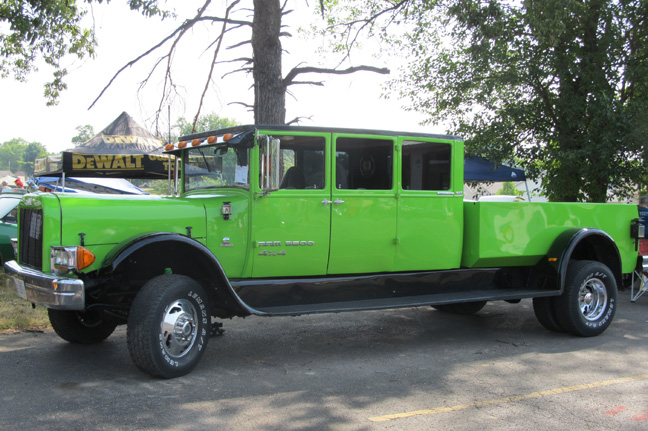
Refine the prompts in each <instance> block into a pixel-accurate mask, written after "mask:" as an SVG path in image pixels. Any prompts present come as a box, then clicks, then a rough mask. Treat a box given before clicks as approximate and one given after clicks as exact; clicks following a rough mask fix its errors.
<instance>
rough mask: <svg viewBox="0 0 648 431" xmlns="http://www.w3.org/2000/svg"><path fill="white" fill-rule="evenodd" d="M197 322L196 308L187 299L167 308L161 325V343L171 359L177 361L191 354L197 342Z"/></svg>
mask: <svg viewBox="0 0 648 431" xmlns="http://www.w3.org/2000/svg"><path fill="white" fill-rule="evenodd" d="M197 321H198V313H197V311H196V308H195V307H194V306H193V304H192V303H191V302H189V301H188V300H186V299H179V300H177V301H175V302H174V303H173V304H171V305H170V306H169V307H167V309H166V310H165V312H164V318H163V319H162V324H161V325H160V341H161V343H162V346H163V348H164V351H165V352H166V354H167V355H169V357H171V358H173V359H177V358H181V357H183V356H184V355H186V354H187V353H189V351H190V350H191V347H192V346H193V344H194V342H195V341H196V333H197V331H198V328H197V325H196V322H197Z"/></svg>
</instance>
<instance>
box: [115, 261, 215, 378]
mask: <svg viewBox="0 0 648 431" xmlns="http://www.w3.org/2000/svg"><path fill="white" fill-rule="evenodd" d="M209 310H210V306H209V298H208V296H207V293H206V292H205V289H204V288H203V287H202V286H201V285H200V284H199V283H198V282H196V281H195V280H193V279H191V278H189V277H185V276H183V275H177V274H165V275H161V276H158V277H155V278H153V279H152V280H149V281H148V282H147V283H146V284H145V285H144V287H142V290H141V291H140V292H139V293H138V294H137V296H136V297H135V301H133V305H132V307H131V310H130V313H129V316H128V331H127V340H128V351H129V353H130V356H131V359H132V360H133V362H134V363H135V365H137V367H138V368H139V369H141V370H142V371H144V372H145V373H148V374H150V375H152V376H156V377H162V378H166V379H170V378H173V377H179V376H183V375H185V374H187V373H189V372H190V371H191V370H192V369H193V368H194V367H195V366H196V365H197V364H198V362H200V358H201V357H202V355H203V353H204V352H205V349H206V347H207V342H208V340H209V334H210V324H211V322H210V320H211V316H210V313H209Z"/></svg>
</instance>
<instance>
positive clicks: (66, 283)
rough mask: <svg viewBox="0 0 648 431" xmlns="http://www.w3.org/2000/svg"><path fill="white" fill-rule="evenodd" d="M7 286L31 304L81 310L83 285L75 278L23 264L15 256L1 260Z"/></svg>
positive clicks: (83, 292) (83, 294) (83, 297)
mask: <svg viewBox="0 0 648 431" xmlns="http://www.w3.org/2000/svg"><path fill="white" fill-rule="evenodd" d="M4 269H5V278H6V280H7V281H6V283H7V287H8V288H10V289H15V290H16V293H17V294H18V296H20V297H21V298H23V299H26V300H27V301H29V302H32V303H34V304H38V305H43V306H45V307H47V308H53V309H56V310H83V309H84V307H85V289H84V286H83V281H81V280H79V279H76V278H66V277H56V276H53V275H48V274H45V273H42V272H40V271H36V270H33V269H29V268H24V267H22V266H20V265H19V264H18V262H16V261H15V260H11V261H9V262H6V263H5V264H4Z"/></svg>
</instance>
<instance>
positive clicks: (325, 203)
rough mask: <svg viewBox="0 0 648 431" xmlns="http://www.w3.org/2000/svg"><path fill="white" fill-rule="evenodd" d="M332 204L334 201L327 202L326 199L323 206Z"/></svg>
mask: <svg viewBox="0 0 648 431" xmlns="http://www.w3.org/2000/svg"><path fill="white" fill-rule="evenodd" d="M332 203H333V201H327V200H326V199H324V200H323V201H322V205H329V204H332Z"/></svg>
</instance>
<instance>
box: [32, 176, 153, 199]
mask: <svg viewBox="0 0 648 431" xmlns="http://www.w3.org/2000/svg"><path fill="white" fill-rule="evenodd" d="M34 183H35V184H36V185H37V186H39V187H45V188H47V189H51V190H54V191H57V192H68V193H79V192H86V193H109V194H125V195H146V194H148V193H146V192H145V191H143V190H141V189H140V188H138V187H136V186H134V185H133V184H131V183H130V182H128V181H127V180H125V179H123V178H75V177H69V178H66V179H65V186H63V182H62V179H61V178H56V177H35V178H34Z"/></svg>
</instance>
